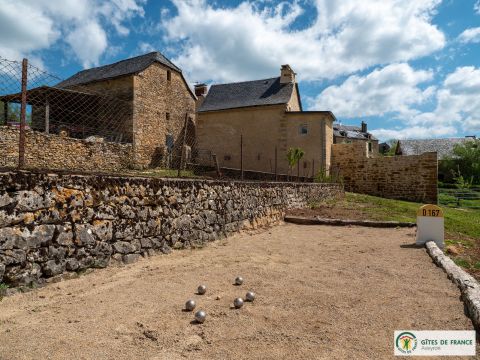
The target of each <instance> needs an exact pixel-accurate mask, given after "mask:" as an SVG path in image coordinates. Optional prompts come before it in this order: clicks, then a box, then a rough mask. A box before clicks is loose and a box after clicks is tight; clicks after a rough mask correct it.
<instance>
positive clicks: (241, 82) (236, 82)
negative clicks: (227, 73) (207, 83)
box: [211, 76, 280, 86]
mask: <svg viewBox="0 0 480 360" xmlns="http://www.w3.org/2000/svg"><path fill="white" fill-rule="evenodd" d="M279 78H280V76H276V77H272V78H268V79H258V80H247V81H235V82H230V83H223V84H212V85H211V86H223V85H233V84H247V83H252V82H258V81H268V80H273V79H279Z"/></svg>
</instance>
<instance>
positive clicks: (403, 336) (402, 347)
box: [395, 332, 417, 354]
mask: <svg viewBox="0 0 480 360" xmlns="http://www.w3.org/2000/svg"><path fill="white" fill-rule="evenodd" d="M395 346H396V347H397V349H398V350H399V351H400V352H401V353H403V354H411V353H412V352H414V351H415V349H416V348H417V338H416V336H415V335H414V334H413V333H411V332H402V333H400V334H398V336H397V338H396V339H395Z"/></svg>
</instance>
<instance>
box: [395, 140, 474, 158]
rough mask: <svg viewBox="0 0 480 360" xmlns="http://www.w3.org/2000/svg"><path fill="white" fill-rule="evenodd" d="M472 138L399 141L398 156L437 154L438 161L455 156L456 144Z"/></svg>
mask: <svg viewBox="0 0 480 360" xmlns="http://www.w3.org/2000/svg"><path fill="white" fill-rule="evenodd" d="M469 140H471V139H470V138H450V139H426V140H399V142H398V143H399V146H397V151H396V153H397V155H420V154H423V153H426V152H436V153H437V157H438V159H444V158H445V157H447V156H452V155H453V148H454V147H455V145H456V144H463V143H464V142H466V141H469Z"/></svg>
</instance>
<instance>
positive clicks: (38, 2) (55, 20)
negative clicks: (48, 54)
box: [0, 0, 145, 66]
mask: <svg viewBox="0 0 480 360" xmlns="http://www.w3.org/2000/svg"><path fill="white" fill-rule="evenodd" d="M144 3H145V0H82V1H78V0H62V1H52V0H17V1H15V2H13V1H11V2H5V3H2V6H0V33H1V34H2V36H1V37H0V55H1V56H3V57H6V58H10V59H20V58H21V57H24V56H27V57H35V56H36V55H35V52H36V51H40V50H42V49H48V48H49V47H51V46H52V45H54V44H55V43H56V42H57V41H65V42H66V43H67V44H68V45H69V46H70V47H71V49H72V50H73V53H74V55H75V56H76V57H77V58H78V59H79V60H80V62H81V63H82V65H83V66H91V65H96V64H98V61H99V59H100V57H101V56H102V54H104V53H105V52H106V51H107V48H108V35H107V33H108V32H109V28H110V27H111V28H112V29H114V30H115V32H116V33H117V34H119V35H127V34H128V28H127V27H125V25H124V23H125V22H126V21H128V20H129V19H131V18H132V17H134V16H137V15H138V16H143V14H144V10H143V7H142V5H143V4H144ZM37 57H38V56H37Z"/></svg>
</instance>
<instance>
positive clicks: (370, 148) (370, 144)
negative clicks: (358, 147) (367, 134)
mask: <svg viewBox="0 0 480 360" xmlns="http://www.w3.org/2000/svg"><path fill="white" fill-rule="evenodd" d="M368 151H372V143H371V142H369V143H368Z"/></svg>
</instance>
